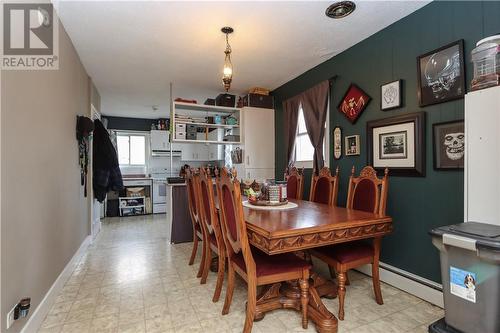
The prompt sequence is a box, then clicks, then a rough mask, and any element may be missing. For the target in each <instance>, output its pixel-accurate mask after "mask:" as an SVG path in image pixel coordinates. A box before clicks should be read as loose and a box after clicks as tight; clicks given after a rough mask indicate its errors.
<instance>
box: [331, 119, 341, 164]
mask: <svg viewBox="0 0 500 333" xmlns="http://www.w3.org/2000/svg"><path fill="white" fill-rule="evenodd" d="M341 157H342V128H340V126H336V127H335V128H334V129H333V158H334V159H336V160H338V159H340V158H341Z"/></svg>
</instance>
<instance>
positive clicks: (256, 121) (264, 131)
mask: <svg viewBox="0 0 500 333" xmlns="http://www.w3.org/2000/svg"><path fill="white" fill-rule="evenodd" d="M241 116H242V119H243V121H242V126H241V129H240V131H241V135H242V136H243V142H244V145H243V146H242V147H241V149H242V150H243V153H242V163H241V164H234V167H235V168H236V171H237V173H238V178H245V179H259V180H263V179H267V178H274V177H275V157H274V154H275V147H274V142H275V138H274V110H273V109H263V108H254V107H244V108H242V109H241ZM235 148H236V146H233V149H235Z"/></svg>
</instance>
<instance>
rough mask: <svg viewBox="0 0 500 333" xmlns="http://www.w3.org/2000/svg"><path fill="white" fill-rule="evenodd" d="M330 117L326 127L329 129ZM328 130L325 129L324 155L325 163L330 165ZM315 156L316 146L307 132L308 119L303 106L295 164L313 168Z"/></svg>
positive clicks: (298, 129) (296, 138) (300, 110)
mask: <svg viewBox="0 0 500 333" xmlns="http://www.w3.org/2000/svg"><path fill="white" fill-rule="evenodd" d="M327 124H328V117H327V119H326V122H325V129H327ZM327 142H328V130H325V139H324V141H323V156H324V158H325V164H326V165H328V155H327V149H325V147H326V146H327ZM313 156H314V147H313V145H312V143H311V140H310V139H309V135H308V134H307V128H306V121H305V118H304V112H303V111H302V107H300V109H299V119H298V122H297V136H296V137H295V166H297V167H305V168H311V167H312V161H313Z"/></svg>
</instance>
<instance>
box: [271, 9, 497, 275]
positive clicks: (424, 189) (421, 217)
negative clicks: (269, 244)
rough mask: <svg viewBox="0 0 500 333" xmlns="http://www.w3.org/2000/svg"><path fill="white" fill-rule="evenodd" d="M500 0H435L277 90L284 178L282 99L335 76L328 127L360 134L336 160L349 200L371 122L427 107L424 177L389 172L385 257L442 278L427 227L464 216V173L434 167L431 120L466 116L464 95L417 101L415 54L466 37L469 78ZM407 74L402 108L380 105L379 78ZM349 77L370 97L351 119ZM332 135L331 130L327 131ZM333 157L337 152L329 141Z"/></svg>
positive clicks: (493, 29)
mask: <svg viewBox="0 0 500 333" xmlns="http://www.w3.org/2000/svg"><path fill="white" fill-rule="evenodd" d="M499 17H500V2H475V1H474V2H472V1H471V2H463V1H456V2H454V1H453V2H452V1H446V2H433V3H431V4H429V5H427V6H425V7H423V8H421V9H420V10H418V11H417V12H415V13H413V14H411V15H409V16H407V17H405V18H403V19H402V20H400V21H398V22H396V23H394V24H392V25H390V26H389V27H387V28H385V29H384V30H382V31H380V32H378V33H376V34H374V35H373V36H371V37H369V38H367V39H365V40H363V41H361V42H360V43H358V44H356V45H355V46H353V47H351V48H350V49H348V50H346V51H344V52H342V53H341V54H339V55H337V56H335V57H333V58H332V59H329V60H327V61H326V62H324V63H322V64H320V65H318V66H316V67H315V68H312V69H311V70H309V71H307V72H305V73H304V74H302V75H301V76H299V77H297V78H295V79H294V80H292V81H290V82H288V83H286V84H285V85H283V86H281V87H279V88H278V89H276V90H275V91H274V92H273V95H274V97H275V104H276V124H277V127H276V148H277V149H276V163H277V170H276V176H277V177H280V178H281V177H282V175H283V170H284V168H285V166H286V156H285V154H286V153H285V151H284V149H282V148H281V147H283V138H284V135H283V128H282V126H281V124H282V123H283V112H282V107H281V102H282V101H283V100H284V99H287V98H289V97H292V96H294V95H296V94H298V93H300V92H302V91H303V90H305V89H307V88H309V87H311V86H313V85H315V84H316V83H318V82H320V81H322V80H326V79H329V78H330V77H332V76H334V75H338V77H337V79H336V81H335V83H334V84H333V87H332V93H331V101H330V104H331V108H330V110H331V111H330V112H331V114H330V128H331V130H333V128H334V126H341V127H342V129H343V134H344V135H350V134H359V135H361V152H362V154H361V156H357V157H345V156H343V157H342V159H341V160H339V161H334V160H333V158H331V161H330V165H331V166H332V169H333V168H335V167H337V166H339V167H340V175H341V182H340V186H339V204H340V205H345V201H346V196H347V193H346V190H347V181H348V177H349V174H350V170H351V167H352V166H353V165H354V166H355V167H356V169H357V170H360V169H361V168H362V167H363V166H364V165H366V122H367V121H369V120H373V119H380V118H386V117H391V116H394V115H399V114H402V113H409V112H416V111H422V110H423V111H425V112H426V116H427V124H426V129H425V130H426V177H424V178H408V177H390V185H389V199H388V208H387V211H388V214H389V215H391V216H392V217H393V218H394V233H393V234H391V235H390V236H388V237H386V238H385V239H384V241H383V247H382V261H384V262H385V263H388V264H391V265H393V266H396V267H398V268H401V269H404V270H406V271H409V272H412V273H414V274H417V275H420V276H422V277H425V278H428V279H431V280H434V281H437V282H439V281H440V280H441V278H440V271H439V257H438V252H437V250H436V249H435V248H434V247H433V246H432V244H431V240H430V237H429V236H428V235H427V231H428V230H429V229H431V228H433V227H436V226H440V225H446V224H451V223H457V222H460V221H462V220H463V172H461V171H448V172H445V171H435V170H433V157H432V124H433V123H438V122H443V121H450V120H455V119H462V118H463V116H464V103H463V100H458V101H453V102H448V103H443V104H437V105H433V106H429V107H425V108H420V107H419V106H418V100H417V68H416V57H417V56H418V55H420V54H423V53H426V52H428V51H431V50H433V49H436V48H438V47H440V46H442V45H445V44H448V43H451V42H453V41H456V40H458V39H464V40H465V50H464V51H465V67H466V79H467V85H469V83H470V80H471V79H472V64H471V63H470V51H471V50H472V49H473V48H474V47H475V43H476V42H477V41H478V40H480V39H481V38H483V37H485V36H489V35H491V34H494V33H498V32H500V19H499ZM397 79H403V107H402V108H400V109H396V110H392V111H386V112H383V111H381V110H380V85H381V84H383V83H386V82H389V81H392V80H397ZM350 83H356V84H357V85H359V86H360V87H361V88H362V89H363V90H365V91H366V92H367V93H368V94H369V95H370V96H371V97H372V101H371V102H370V104H369V105H368V107H367V108H366V110H365V111H364V113H363V114H362V115H361V117H360V118H359V120H358V121H357V123H356V124H354V125H351V124H350V123H349V122H348V121H347V120H346V119H345V118H344V117H343V116H342V115H341V114H340V113H338V111H337V109H336V107H337V105H338V103H339V101H340V98H341V97H342V96H343V94H344V93H345V91H346V89H347V87H348V86H349V84H350ZM329 135H330V137H331V135H332V133H329ZM329 149H330V156H332V147H329ZM306 176H307V178H308V179H307V181H306V184H305V185H306V186H305V191H304V196H305V197H308V194H309V181H310V176H311V172H310V170H309V171H307V173H306Z"/></svg>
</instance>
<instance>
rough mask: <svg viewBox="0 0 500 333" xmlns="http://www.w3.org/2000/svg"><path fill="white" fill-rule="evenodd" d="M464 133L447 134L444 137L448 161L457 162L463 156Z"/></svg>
mask: <svg viewBox="0 0 500 333" xmlns="http://www.w3.org/2000/svg"><path fill="white" fill-rule="evenodd" d="M464 139H465V138H464V133H461V132H457V133H449V134H446V135H445V136H444V143H443V144H444V145H445V147H446V155H447V156H448V158H449V159H450V160H453V161H457V160H459V159H461V158H462V157H463V156H464V151H465V140H464Z"/></svg>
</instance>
